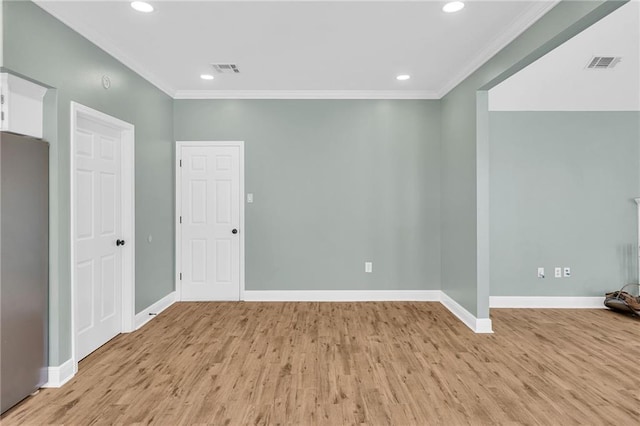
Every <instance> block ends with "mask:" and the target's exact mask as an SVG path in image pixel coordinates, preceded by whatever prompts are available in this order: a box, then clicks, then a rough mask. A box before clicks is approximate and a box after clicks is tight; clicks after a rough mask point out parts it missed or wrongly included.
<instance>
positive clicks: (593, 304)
mask: <svg viewBox="0 0 640 426" xmlns="http://www.w3.org/2000/svg"><path fill="white" fill-rule="evenodd" d="M489 306H490V307H492V308H539V309H540V308H555V309H600V308H602V309H605V308H606V307H605V306H604V296H602V297H597V296H596V297H545V296H523V297H520V296H491V297H490V298H489Z"/></svg>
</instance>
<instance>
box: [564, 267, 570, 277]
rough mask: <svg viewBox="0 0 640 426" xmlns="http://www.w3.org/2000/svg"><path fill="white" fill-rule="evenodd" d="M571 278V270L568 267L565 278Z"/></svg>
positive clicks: (565, 270) (565, 269)
mask: <svg viewBox="0 0 640 426" xmlns="http://www.w3.org/2000/svg"><path fill="white" fill-rule="evenodd" d="M570 276H571V268H569V267H568V266H565V268H564V277H565V278H569V277H570Z"/></svg>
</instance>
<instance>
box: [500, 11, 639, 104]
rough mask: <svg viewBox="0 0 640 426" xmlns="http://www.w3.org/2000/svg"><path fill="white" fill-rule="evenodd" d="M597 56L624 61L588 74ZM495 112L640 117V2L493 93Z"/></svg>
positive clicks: (541, 59) (539, 62) (591, 29)
mask: <svg viewBox="0 0 640 426" xmlns="http://www.w3.org/2000/svg"><path fill="white" fill-rule="evenodd" d="M593 56H621V57H622V61H621V62H620V63H618V64H617V65H616V66H615V68H612V69H600V70H598V69H597V70H589V69H586V65H587V63H588V62H589V60H590V59H591V58H592V57H593ZM489 109H490V110H492V111H640V2H638V1H637V0H634V1H633V2H630V3H627V4H625V5H624V6H622V7H621V8H619V9H618V10H616V11H615V12H613V13H611V14H610V15H608V16H606V17H604V18H603V19H602V20H600V21H599V22H596V23H595V24H594V25H592V26H591V27H589V28H587V29H586V30H584V31H583V32H581V33H580V34H578V35H577V36H575V37H574V38H572V39H571V40H569V41H567V42H566V43H564V44H563V45H561V46H559V47H558V48H556V49H554V50H553V51H551V52H549V53H548V54H546V55H545V56H543V57H542V58H540V59H539V60H537V61H536V62H534V63H532V64H531V65H529V66H528V67H527V68H525V69H523V70H522V71H520V72H519V73H517V74H515V75H513V76H512V77H511V78H508V79H507V80H505V81H504V82H502V83H501V84H499V85H497V86H496V87H494V88H493V89H491V90H490V91H489Z"/></svg>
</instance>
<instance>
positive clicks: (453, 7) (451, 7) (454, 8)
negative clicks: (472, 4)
mask: <svg viewBox="0 0 640 426" xmlns="http://www.w3.org/2000/svg"><path fill="white" fill-rule="evenodd" d="M462 9H464V3H463V2H461V1H450V2H449V3H447V4H445V5H444V6H443V7H442V10H444V11H445V12H447V13H453V12H458V11H460V10H462Z"/></svg>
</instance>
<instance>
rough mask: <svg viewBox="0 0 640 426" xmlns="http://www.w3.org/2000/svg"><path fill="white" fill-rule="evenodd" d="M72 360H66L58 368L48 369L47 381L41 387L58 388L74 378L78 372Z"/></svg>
mask: <svg viewBox="0 0 640 426" xmlns="http://www.w3.org/2000/svg"><path fill="white" fill-rule="evenodd" d="M75 367H76V364H75V363H74V361H73V359H68V360H66V361H65V362H64V363H62V364H61V365H60V366H58V367H49V368H47V372H48V374H49V379H48V380H47V383H45V384H44V385H42V387H43V388H59V387H61V386H62V385H64V384H65V383H67V382H68V381H69V380H71V379H72V378H73V376H75V374H76V372H77V371H78V370H77V368H75Z"/></svg>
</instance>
